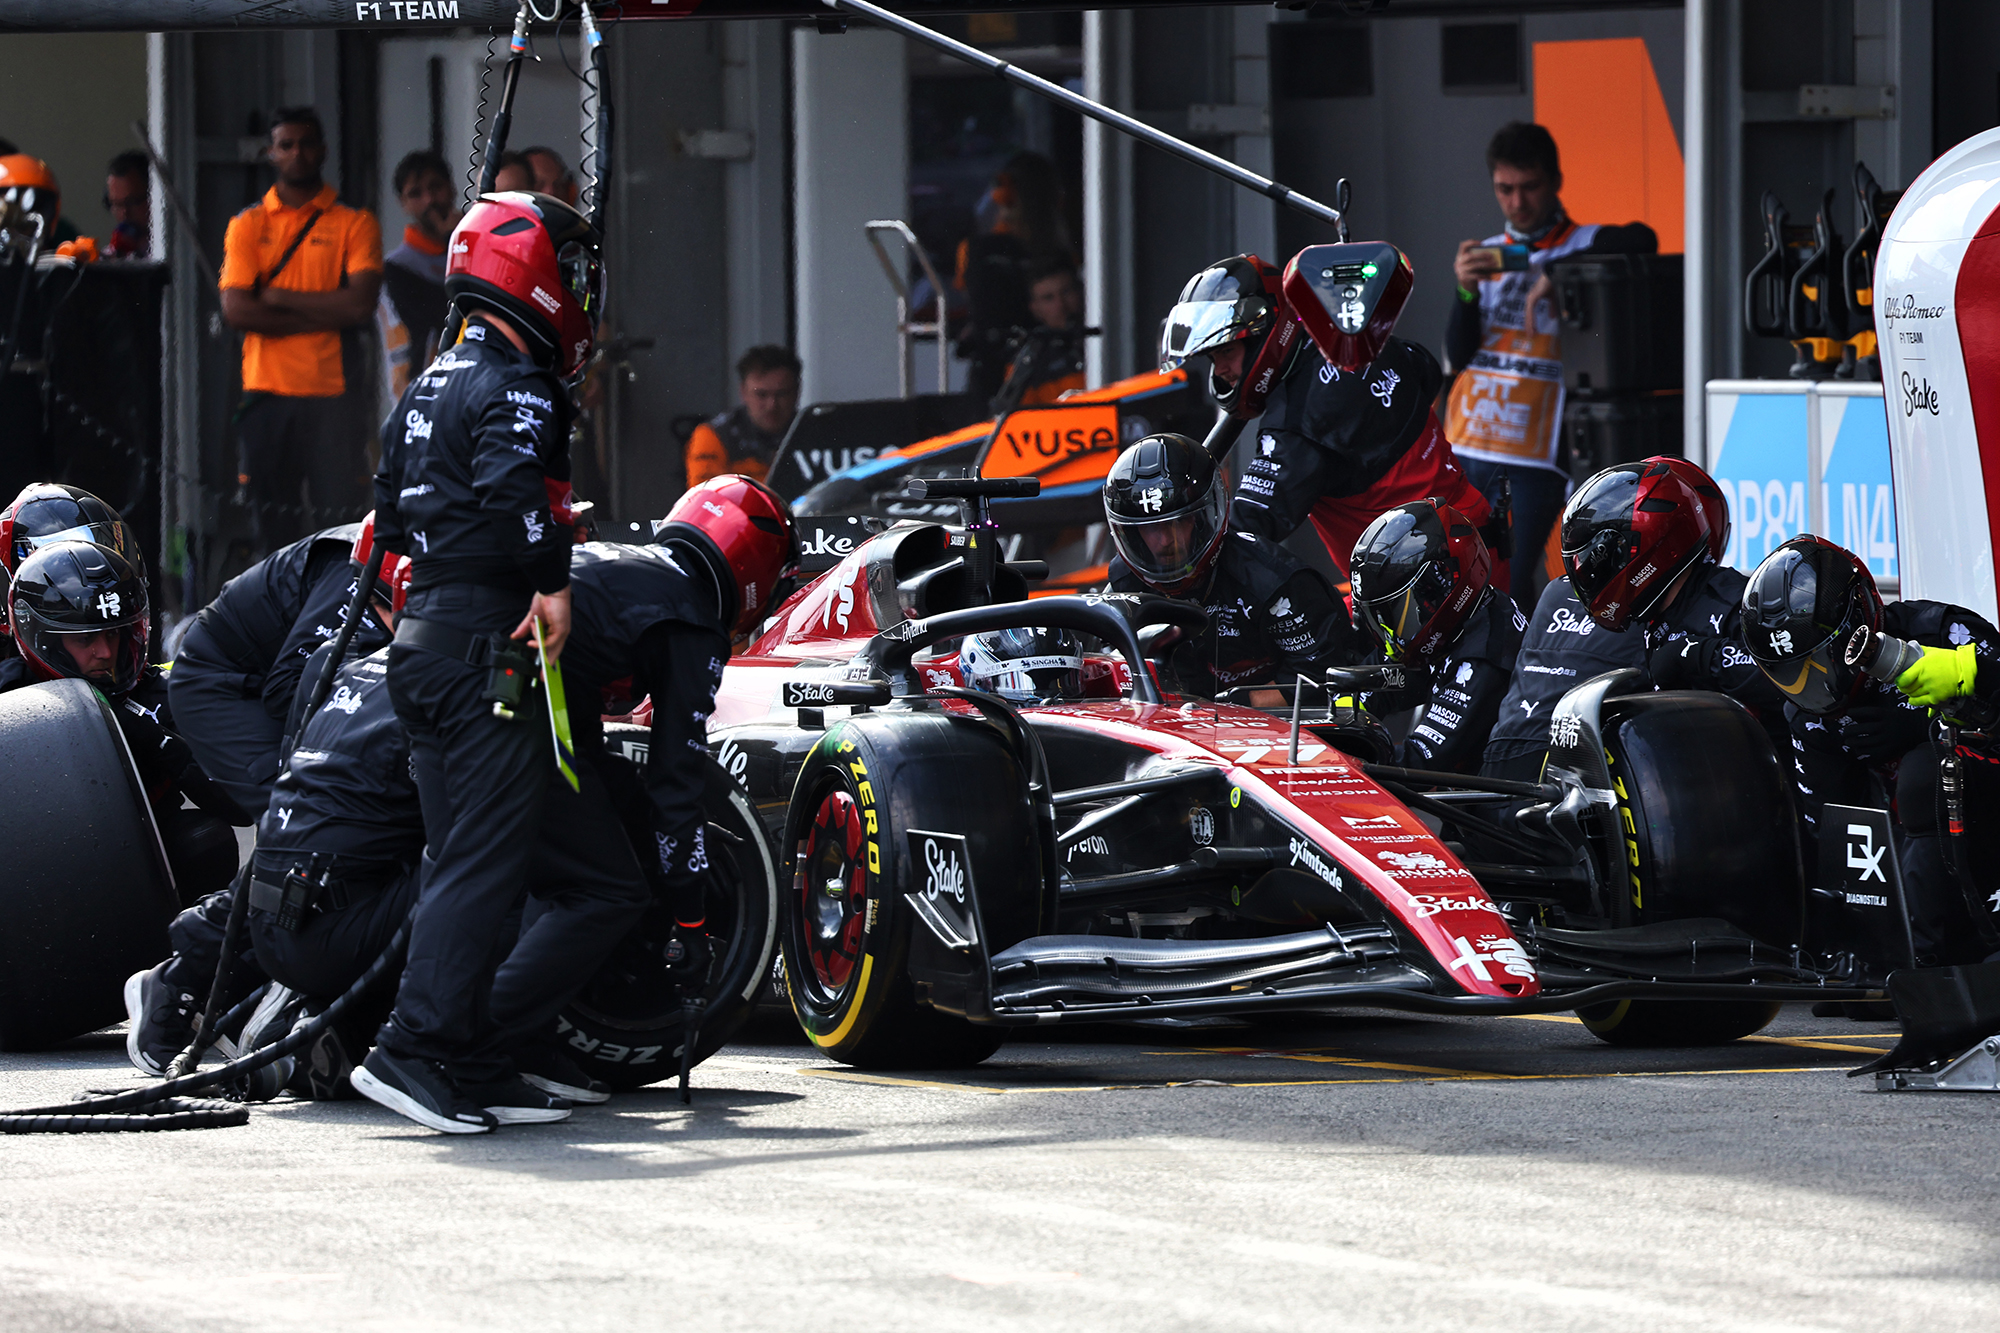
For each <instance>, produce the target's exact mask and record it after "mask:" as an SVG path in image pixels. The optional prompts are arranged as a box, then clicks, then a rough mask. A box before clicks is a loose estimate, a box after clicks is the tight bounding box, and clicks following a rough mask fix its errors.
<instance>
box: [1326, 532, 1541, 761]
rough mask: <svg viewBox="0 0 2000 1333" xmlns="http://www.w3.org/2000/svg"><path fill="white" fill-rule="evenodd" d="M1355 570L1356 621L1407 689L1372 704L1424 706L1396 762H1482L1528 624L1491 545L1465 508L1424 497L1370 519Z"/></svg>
mask: <svg viewBox="0 0 2000 1333" xmlns="http://www.w3.org/2000/svg"><path fill="white" fill-rule="evenodd" d="M1350 577H1352V578H1353V580H1354V620H1355V623H1356V624H1358V625H1360V626H1361V628H1362V631H1363V632H1364V633H1365V634H1367V635H1368V637H1369V638H1371V639H1372V640H1374V642H1375V645H1376V647H1377V648H1378V649H1380V650H1381V652H1382V654H1383V656H1384V657H1385V658H1386V659H1387V660H1388V661H1390V662H1395V663H1400V664H1401V665H1402V666H1403V668H1404V670H1405V673H1406V674H1405V680H1404V685H1403V688H1402V689H1400V690H1383V691H1378V692H1376V693H1375V694H1374V695H1373V696H1372V697H1371V698H1370V699H1369V701H1368V707H1369V709H1370V710H1371V711H1374V712H1377V713H1388V712H1394V711H1397V710H1399V709H1402V708H1414V707H1416V706H1417V705H1419V704H1421V705H1423V707H1424V713H1423V717H1422V718H1421V719H1420V720H1419V721H1418V722H1417V724H1416V726H1415V727H1414V728H1412V729H1411V731H1410V735H1409V737H1408V739H1406V740H1405V741H1403V743H1402V744H1401V745H1400V746H1399V747H1398V748H1397V759H1398V762H1400V763H1402V764H1405V765H1407V766H1409V767H1411V768H1428V769H1436V770H1439V771H1443V772H1452V773H1471V772H1475V771H1477V770H1478V768H1479V763H1480V758H1481V756H1482V754H1483V753H1484V750H1485V747H1486V741H1487V737H1488V736H1489V735H1490V734H1491V732H1492V730H1493V724H1494V721H1495V720H1496V719H1497V718H1498V717H1499V714H1500V701H1501V698H1502V696H1504V695H1505V694H1506V693H1507V686H1508V683H1509V680H1510V679H1511V677H1512V674H1513V670H1514V660H1515V657H1516V655H1517V654H1518V653H1519V652H1520V648H1521V632H1522V630H1524V629H1525V628H1526V627H1527V620H1526V618H1525V617H1523V616H1522V615H1521V610H1520V608H1519V607H1517V606H1515V605H1514V601H1513V599H1512V598H1510V597H1508V596H1507V595H1506V594H1505V593H1503V592H1501V591H1500V590H1499V589H1498V588H1495V587H1494V586H1493V553H1492V552H1491V551H1489V550H1488V549H1487V548H1486V543H1485V542H1484V541H1482V540H1481V539H1480V536H1479V533H1478V532H1477V531H1476V530H1475V529H1474V528H1473V526H1472V521H1471V520H1470V519H1468V518H1466V516H1465V515H1463V514H1461V513H1459V512H1458V510H1456V509H1454V508H1452V507H1451V506H1450V505H1448V504H1441V503H1439V502H1438V501H1436V500H1420V501H1417V502H1416V503H1414V504H1405V505H1398V506H1397V507H1396V508H1394V509H1391V510H1390V511H1389V512H1388V513H1386V514H1383V515H1382V516H1381V517H1380V518H1378V519H1376V520H1375V521H1374V522H1373V523H1371V524H1369V525H1368V530H1367V531H1366V532H1364V533H1362V534H1361V540H1360V541H1358V542H1356V543H1355V545H1354V561H1353V564H1352V565H1351V566H1350Z"/></svg>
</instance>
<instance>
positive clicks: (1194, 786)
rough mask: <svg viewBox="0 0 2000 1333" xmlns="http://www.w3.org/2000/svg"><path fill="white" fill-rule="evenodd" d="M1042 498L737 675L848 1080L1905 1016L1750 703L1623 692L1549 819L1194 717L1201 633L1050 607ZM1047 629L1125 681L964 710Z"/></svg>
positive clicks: (1102, 674)
mask: <svg viewBox="0 0 2000 1333" xmlns="http://www.w3.org/2000/svg"><path fill="white" fill-rule="evenodd" d="M1033 484H1034V483H1033V482H1032V480H1025V479H997V480H996V479H972V480H957V481H934V482H931V483H929V484H928V485H927V486H925V487H924V488H923V489H924V491H925V495H924V497H923V498H926V499H929V500H936V499H940V498H953V499H958V500H961V501H963V502H964V503H965V504H966V506H967V509H968V511H969V512H968V514H967V516H966V517H967V522H966V523H965V524H964V525H946V524H937V523H918V522H905V523H900V524H898V525H897V526H895V527H893V528H891V529H890V530H889V531H887V532H884V533H882V534H880V535H877V536H875V537H873V538H871V539H869V540H868V541H866V542H865V543H864V544H863V545H861V546H860V547H859V548H858V549H856V550H855V551H854V552H853V553H852V554H850V555H848V556H847V557H846V558H845V559H843V560H842V561H841V562H840V563H839V564H838V565H837V566H836V567H835V568H834V569H833V570H831V571H829V572H828V573H826V574H825V575H823V576H822V577H821V578H819V579H818V580H817V581H815V582H814V583H813V584H812V585H811V586H809V587H808V588H806V589H804V590H803V591H801V592H800V593H798V594H796V595H795V596H794V597H793V598H791V599H790V600H789V601H788V602H787V603H786V605H785V606H784V607H783V608H781V610H780V612H779V613H778V615H777V616H776V617H775V618H774V620H773V621H772V622H771V624H770V626H769V628H768V629H767V631H766V632H765V633H764V634H763V635H762V637H761V638H759V639H758V641H757V642H756V643H755V644H754V645H753V646H752V648H751V650H750V652H749V653H748V654H747V655H745V656H742V657H738V658H736V659H734V660H733V661H732V662H731V663H730V665H729V667H728V669H727V671H726V672H725V674H724V677H723V684H722V690H721V693H720V695H719V696H718V699H717V712H716V714H715V717H714V719H713V721H712V722H711V726H710V744H711V747H712V749H713V750H714V751H715V753H716V755H717V757H718V758H719V760H720V761H721V762H722V764H723V766H724V768H725V769H726V770H727V771H728V772H729V774H730V775H731V776H732V777H733V778H734V779H735V780H736V781H737V782H739V783H741V784H742V786H743V788H744V790H745V791H746V793H747V795H748V797H749V799H750V800H751V801H753V802H754V803H755V804H756V805H757V807H758V809H759V811H760V812H761V814H762V815H763V817H764V819H765V821H766V822H767V823H768V824H769V826H770V827H771V829H772V830H773V832H774V833H777V834H778V835H779V838H780V845H781V847H782V848H783V852H784V855H785V857H786V858H787V864H786V866H785V872H784V873H785V874H786V876H787V877H788V879H789V883H790V889H789V895H788V899H787V901H786V903H785V905H784V909H783V911H782V913H781V920H780V944H781V949H782V957H783V971H784V976H785V980H786V985H787V989H788V992H789V998H790V1001H791V1004H792V1007H793V1009H794V1011H795V1012H796V1014H797V1016H798V1018H799V1021H800V1022H801V1024H802V1025H803V1026H804V1028H805V1030H806V1032H807V1033H808V1035H809V1036H810V1037H811V1039H812V1041H813V1042H814V1043H815V1044H816V1045H817V1046H818V1047H819V1048H820V1049H821V1050H822V1051H823V1052H824V1053H825V1054H827V1055H829V1056H831V1057H833V1058H835V1059H838V1060H841V1061H844V1062H847V1063H851V1064H855V1065H862V1066H882V1067H894V1066H934V1067H935V1066H949V1065H954V1064H963V1063H969V1062H976V1061H978V1060H981V1059H984V1058H985V1057H986V1056H987V1055H989V1054H990V1053H991V1052H992V1051H993V1050H994V1049H996V1048H997V1046H998V1045H999V1044H1000V1041H1001V1039H1002V1038H1003V1036H1004V1035H1005V1033H1006V1032H1007V1030H1008V1029H1009V1028H1012V1027H1019V1026H1027V1025H1045V1024H1051V1023H1074V1022H1089V1021H1099V1020H1106V1019H1138V1018H1163V1017H1193V1016H1199V1015H1214V1014H1246V1013H1269V1012H1271V1011H1301V1010H1306V1011H1310V1010H1324V1009H1327V1008H1330V1007H1336V1006H1353V1005H1368V1006H1377V1007H1392V1008H1400V1009H1409V1010H1418V1011H1424V1012H1431V1013H1458V1014H1521V1013H1541V1012H1549V1011H1554V1010H1567V1009H1575V1010H1577V1011H1578V1012H1579V1013H1580V1014H1581V1015H1582V1016H1583V1017H1584V1019H1585V1021H1586V1023H1588V1024H1589V1026H1590V1028H1591V1030H1592V1031H1594V1032H1596V1033H1597V1034H1598V1035H1599V1036H1601V1037H1603V1038H1605V1039H1607V1040H1610V1041H1613V1042H1619V1043H1629V1044H1642V1043H1663V1044H1700V1043H1707V1042H1716V1041H1727V1040H1733V1039H1735V1038H1737V1037H1740V1036H1743V1035H1746V1034H1748V1033H1751V1032H1754V1031H1756V1030H1757V1029H1758V1028H1761V1027H1762V1026H1764V1025H1765V1024H1766V1023H1768V1022H1769V1021H1770V1020H1771V1018H1772V1017H1774V1016H1775V1014H1776V1012H1777V1008H1778V1005H1779V1003H1780V1002H1782V1001H1787V1000H1862V999H1879V998H1881V996H1882V994H1883V992H1882V990H1881V985H1882V981H1883V977H1884V976H1885V974H1886V970H1887V967H1888V966H1889V965H1890V962H1891V959H1890V957H1889V955H1888V954H1887V953H1885V952H1882V951H1878V950H1873V949H1872V946H1871V945H1870V944H1869V943H1868V941H1867V940H1865V939H1862V940H1860V941H1859V942H1857V940H1856V938H1855V932H1854V931H1853V930H1852V929H1850V926H1851V923H1848V922H1843V921H1841V920H1838V919H1836V916H1835V915H1834V913H1835V909H1834V908H1833V906H1831V905H1830V903H1829V904H1828V905H1822V904H1821V903H1820V902H1818V901H1816V900H1817V899H1820V898H1822V897H1825V896H1824V895H1808V893H1807V890H1806V888H1805V879H1804V874H1803V871H1802V863H1801V858H1800V846H1799V840H1798V837H1797V834H1796V832H1795V829H1796V827H1797V823H1796V820H1795V818H1794V815H1793V810H1792V804H1791V796H1790V790H1789V787H1788V784H1787V780H1786V776H1785V774H1784V772H1783V770H1782V768H1781V767H1780V765H1779V762H1778V758H1777V756H1776V755H1775V754H1774V753H1773V751H1772V748H1771V744H1770V742H1769V740H1768V739H1767V738H1766V735H1765V733H1764V731H1763V730H1762V729H1761V728H1760V727H1759V726H1758V725H1757V723H1756V721H1755V720H1754V719H1753V718H1752V717H1751V716H1750V714H1749V713H1747V712H1746V711H1744V710H1743V709H1742V708H1741V707H1740V706H1738V705H1737V704H1736V703H1734V702H1733V701H1731V700H1729V699H1727V698H1725V697H1723V696H1720V695H1711V694H1696V693H1675V692H1668V693H1652V692H1646V693H1639V692H1637V691H1638V690H1640V689H1641V688H1643V684H1642V681H1641V679H1640V678H1639V676H1638V673H1636V672H1620V673H1613V674H1611V675H1607V676H1602V677H1599V678H1597V679H1595V680H1591V681H1588V682H1586V683H1584V684H1582V685H1580V686H1579V687H1578V688H1576V689H1575V690H1572V691H1571V692H1570V694H1569V695H1568V696H1567V697H1566V698H1565V699H1564V700H1563V701H1562V704H1561V706H1560V708H1559V709H1558V710H1557V711H1556V713H1555V719H1554V722H1553V724H1552V727H1551V746H1550V752H1549V762H1548V766H1547V770H1546V781H1544V782H1542V783H1533V784H1530V783H1518V782H1504V781H1498V780H1486V779H1478V778H1470V777H1455V776H1450V775H1442V774H1433V773H1425V772H1416V771H1410V770H1405V769H1401V768H1397V767H1394V766H1392V765H1390V764H1389V763H1387V762H1386V761H1387V760H1388V759H1389V757H1390V755H1391V753H1392V750H1391V747H1390V743H1389V741H1388V738H1387V736H1386V734H1385V733H1384V731H1383V729H1382V727H1381V726H1380V725H1379V724H1378V723H1376V722H1374V721H1373V720H1371V719H1370V718H1369V717H1368V715H1367V714H1366V713H1365V712H1363V711H1361V710H1359V709H1356V708H1354V707H1352V706H1350V704H1351V701H1347V702H1341V701H1336V702H1335V703H1334V704H1333V706H1330V707H1320V708H1316V709H1314V710H1312V711H1310V712H1308V711H1306V710H1305V709H1304V708H1303V703H1304V701H1303V700H1298V699H1294V700H1293V704H1292V711H1291V712H1289V713H1287V714H1285V715H1283V716H1279V715H1274V714H1273V713H1269V712H1264V711H1259V710H1257V709H1253V708H1249V707H1243V706H1238V705H1235V704H1231V703H1227V702H1205V701H1200V700H1192V699H1189V700H1181V699H1176V698H1170V697H1163V696H1162V695H1161V693H1160V691H1159V689H1158V687H1157V684H1156V680H1155V676H1154V675H1153V674H1152V672H1151V671H1150V670H1149V667H1148V663H1147V653H1148V652H1149V651H1154V652H1158V651H1160V650H1161V647H1162V645H1163V644H1164V643H1165V642H1166V641H1168V640H1169V639H1171V638H1172V637H1173V634H1174V632H1175V630H1176V629H1178V631H1180V632H1188V631H1192V630H1198V628H1199V627H1200V620H1201V612H1200V611H1199V610H1197V609H1195V608H1191V607H1189V606H1186V605H1184V604H1180V603H1175V602H1170V601H1167V600H1165V599H1160V598H1150V597H1144V598H1130V597H1117V596H1065V597H1048V598H1041V599H1036V600H1032V601H1031V600H1027V599H1026V597H1025V593H1026V592H1027V587H1028V583H1027V579H1026V578H1025V577H1024V576H1023V571H1021V570H1018V569H1015V568H1012V567H1010V566H1009V565H1008V564H1007V563H1005V562H1002V561H999V560H997V559H996V553H995V552H994V550H993V545H994V543H993V540H992V537H991V528H990V527H987V526H985V525H986V524H987V523H988V521H989V520H988V519H987V518H986V516H985V512H984V511H985V507H986V505H987V504H988V503H989V502H990V501H991V500H992V499H993V498H994V497H996V496H1002V495H1012V494H1019V493H1021V492H1022V491H1024V490H1025V489H1026V487H1028V486H1032V485H1033ZM1028 572H1029V573H1032V572H1033V571H1028ZM1023 626H1059V627H1065V628H1068V629H1070V630H1074V631H1077V632H1080V633H1082V634H1084V635H1087V636H1092V637H1093V638H1094V639H1096V640H1098V641H1101V642H1102V643H1103V644H1104V645H1107V646H1108V650H1109V651H1108V652H1106V653H1104V654H1098V655H1092V656H1091V657H1088V658H1086V670H1085V672H1084V677H1083V679H1084V685H1083V689H1082V693H1083V695H1084V696H1085V697H1081V698H1076V699H1064V700H1061V701H1058V702H1053V703H1048V704H1030V705H1023V706H1016V705H1014V704H1011V703H1009V702H1007V701H1006V700H1004V699H1001V698H999V697H997V696H995V695H992V694H985V693H980V692H976V691H973V690H969V689H967V688H965V687H964V686H963V684H962V683H961V679H962V678H961V677H960V675H959V673H958V669H957V658H956V653H955V652H953V651H952V649H953V646H954V644H955V643H956V642H957V641H958V640H959V639H960V638H961V637H962V636H966V635H971V634H976V633H979V632H983V631H987V630H995V629H1002V628H1012V627H1023ZM1393 672H1394V668H1384V667H1373V668H1364V669H1357V670H1352V671H1348V672H1343V673H1339V678H1338V679H1336V680H1334V681H1332V682H1329V683H1330V684H1332V685H1333V686H1334V687H1335V689H1336V690H1337V691H1339V692H1340V693H1341V694H1351V693H1353V692H1355V691H1365V690H1368V689H1371V688H1380V687H1384V686H1386V685H1390V684H1393V683H1394V682H1392V681H1390V680H1388V679H1387V677H1389V676H1390V675H1392V674H1393ZM1843 932H1844V933H1843Z"/></svg>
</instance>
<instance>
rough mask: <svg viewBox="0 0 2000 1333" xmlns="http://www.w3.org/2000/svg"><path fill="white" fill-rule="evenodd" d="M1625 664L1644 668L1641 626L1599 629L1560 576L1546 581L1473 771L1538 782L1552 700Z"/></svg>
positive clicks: (1545, 749) (1545, 756) (1547, 743)
mask: <svg viewBox="0 0 2000 1333" xmlns="http://www.w3.org/2000/svg"><path fill="white" fill-rule="evenodd" d="M1628 667H1630V668H1637V669H1638V670H1641V671H1643V670H1645V669H1646V634H1645V631H1644V630H1642V629H1639V628H1637V627H1630V628H1626V629H1623V630H1608V629H1606V628H1604V626H1602V625H1600V624H1598V623H1597V622H1596V621H1595V620H1592V619H1591V618H1590V612H1588V611H1586V610H1585V609H1584V606H1583V603H1582V602H1580V601H1578V600H1577V597H1576V590H1575V589H1573V588H1571V587H1570V586H1569V580H1568V579H1566V578H1560V579H1551V580H1550V581H1549V583H1548V585H1547V586H1546V587H1544V588H1543V589H1542V596H1541V600H1539V601H1537V602H1536V603H1535V612H1534V614H1533V615H1531V616H1529V617H1528V628H1527V631H1526V632H1525V633H1524V634H1523V635H1522V638H1521V648H1520V651H1519V652H1518V653H1517V654H1516V655H1515V658H1514V679H1513V680H1512V682H1510V683H1509V684H1508V686H1507V697H1506V698H1504V699H1502V700H1501V701H1500V717H1499V719H1498V720H1497V721H1496V722H1495V723H1494V725H1493V734H1492V738H1491V739H1489V740H1488V741H1487V742H1486V755H1485V759H1484V761H1483V762H1482V763H1481V764H1480V768H1479V771H1480V772H1481V773H1482V774H1484V775H1485V776H1487V777H1489V778H1505V779H1507V780H1509V781H1512V782H1540V781H1541V780H1542V763H1543V760H1544V759H1545V758H1547V756H1548V752H1549V719H1550V718H1551V717H1552V716H1553V715H1554V713H1555V706H1556V702H1557V701H1558V700H1560V699H1561V698H1562V697H1563V695H1565V694H1567V693H1568V692H1569V691H1570V690H1572V689H1574V688H1575V687H1576V686H1578V685H1581V684H1582V683H1583V682H1584V681H1586V680H1589V679H1590V678H1591V677H1593V676H1601V675H1603V674H1604V673H1605V672H1607V671H1619V670H1623V669H1625V668H1628Z"/></svg>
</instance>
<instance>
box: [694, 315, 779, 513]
mask: <svg viewBox="0 0 2000 1333" xmlns="http://www.w3.org/2000/svg"><path fill="white" fill-rule="evenodd" d="M800 370H801V367H800V365H799V358H798V357H797V356H795V355H794V354H793V353H792V351H791V349H790V348H788V347H772V346H766V347H753V348H751V349H750V350H749V351H747V352H745V353H744V354H743V359H742V360H740V361H738V362H737V363H736V396H737V397H739V398H741V399H742V400H743V401H742V403H741V404H740V405H738V406H737V407H735V408H734V409H732V410H730V411H728V412H721V413H718V414H716V415H715V416H713V417H710V418H709V419H708V420H707V421H704V422H702V423H701V425H699V426H696V427H695V428H694V434H693V435H690V436H689V437H688V442H687V455H686V463H687V484H688V485H690V486H699V485H701V483H703V482H704V481H707V480H708V479H709V478H710V477H719V476H721V475H722V474H723V473H725V472H735V473H740V474H741V475H743V476H746V477H752V478H755V479H756V480H758V481H762V480H764V475H765V474H766V473H767V472H769V471H770V470H771V459H772V458H773V457H775V456H776V454H777V452H778V445H779V444H780V443H781V442H782V441H783V440H784V438H785V432H786V431H787V430H788V429H790V427H791V424H792V418H793V417H794V416H795V415H797V413H798V410H799V373H800Z"/></svg>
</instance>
